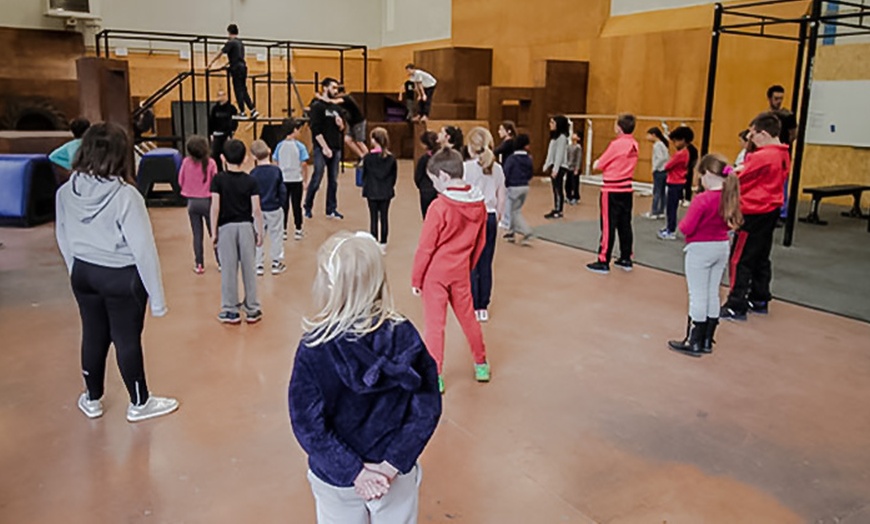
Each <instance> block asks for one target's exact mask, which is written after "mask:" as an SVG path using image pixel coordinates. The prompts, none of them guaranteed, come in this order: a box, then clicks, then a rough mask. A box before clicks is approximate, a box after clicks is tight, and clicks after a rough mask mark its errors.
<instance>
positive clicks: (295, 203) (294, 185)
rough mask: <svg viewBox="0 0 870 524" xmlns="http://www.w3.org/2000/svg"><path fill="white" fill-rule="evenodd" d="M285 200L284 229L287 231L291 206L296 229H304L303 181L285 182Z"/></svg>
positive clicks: (283, 203)
mask: <svg viewBox="0 0 870 524" xmlns="http://www.w3.org/2000/svg"><path fill="white" fill-rule="evenodd" d="M284 187H285V188H286V189H287V191H285V196H284V201H283V202H281V208H282V209H284V231H287V222H288V220H289V218H290V214H289V213H290V208H291V207H292V208H293V223H294V225H295V226H296V231H302V182H284Z"/></svg>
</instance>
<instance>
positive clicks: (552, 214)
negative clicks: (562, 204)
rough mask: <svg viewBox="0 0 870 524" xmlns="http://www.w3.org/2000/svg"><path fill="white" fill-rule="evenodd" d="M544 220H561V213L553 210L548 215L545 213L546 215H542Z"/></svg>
mask: <svg viewBox="0 0 870 524" xmlns="http://www.w3.org/2000/svg"><path fill="white" fill-rule="evenodd" d="M544 218H547V219H550V220H553V219H556V218H562V213H559V212H558V211H556V210H553V211H550V212H549V213H547V214H546V215H544Z"/></svg>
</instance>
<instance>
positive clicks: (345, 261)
mask: <svg viewBox="0 0 870 524" xmlns="http://www.w3.org/2000/svg"><path fill="white" fill-rule="evenodd" d="M313 295H314V300H315V304H316V307H317V312H316V313H315V314H314V315H313V316H311V317H308V318H306V319H305V320H304V323H303V326H304V329H305V335H304V336H303V338H302V340H301V341H300V343H299V347H298V349H297V351H296V358H295V362H294V365H293V373H292V376H291V378H290V387H289V394H288V397H289V405H290V420H291V423H292V426H293V432H294V434H295V435H296V438H297V440H298V441H299V444H300V445H301V446H302V448H303V449H304V450H305V452H306V453H307V454H308V465H309V471H308V480H309V482H310V483H311V490H312V492H313V493H314V499H315V504H316V510H317V522H318V523H320V524H326V523H336V524H339V523H341V524H343V523H346V522H369V521H370V522H373V523H376V522H417V503H418V494H419V485H420V479H421V471H420V466H419V465H418V464H417V459H418V458H419V456H420V454H421V453H422V452H423V448H424V447H425V446H426V443H427V442H428V441H429V439H430V438H431V436H432V433H433V432H434V431H435V427H436V426H437V424H438V419H439V418H440V416H441V395H440V393H439V392H438V371H437V366H436V364H435V361H434V360H433V358H432V357H431V356H430V355H429V352H428V351H427V350H426V346H425V345H424V344H423V341H422V339H421V338H420V335H419V333H418V332H417V330H416V328H415V327H414V326H413V325H412V324H411V322H409V321H408V320H407V319H405V318H404V317H403V316H402V315H401V314H399V313H398V312H397V311H396V310H395V307H394V305H393V298H392V295H391V293H390V289H389V285H388V283H387V278H386V267H385V265H384V260H383V256H382V255H381V252H380V250H379V246H378V243H377V241H376V240H375V239H374V237H372V236H371V235H370V234H368V233H363V232H360V233H348V232H341V233H337V234H335V235H333V236H332V237H331V238H329V239H328V240H327V241H326V242H325V243H324V244H323V246H321V248H320V251H319V252H318V255H317V275H316V277H315V279H314V288H313Z"/></svg>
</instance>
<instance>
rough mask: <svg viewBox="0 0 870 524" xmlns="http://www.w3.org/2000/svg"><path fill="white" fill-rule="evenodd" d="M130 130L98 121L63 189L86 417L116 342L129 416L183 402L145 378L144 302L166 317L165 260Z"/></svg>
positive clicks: (93, 412) (65, 250)
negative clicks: (133, 159) (134, 163)
mask: <svg viewBox="0 0 870 524" xmlns="http://www.w3.org/2000/svg"><path fill="white" fill-rule="evenodd" d="M130 147H131V146H130V143H129V140H128V138H127V134H126V132H125V131H124V129H122V128H121V127H119V126H117V125H115V124H97V125H95V126H93V127H91V128H90V129H89V130H88V132H87V133H85V136H84V138H83V140H82V147H81V150H80V151H79V153H78V154H77V155H76V159H75V161H74V163H73V174H72V177H71V178H70V181H69V182H68V183H67V184H64V185H63V186H61V188H60V189H59V190H58V192H57V206H56V207H57V220H56V234H57V244H58V247H59V248H60V252H61V254H62V255H63V258H64V262H66V266H67V269H68V270H69V272H70V280H71V282H72V289H73V294H74V295H75V297H76V302H78V306H79V313H80V314H81V319H82V346H81V355H82V375H84V379H85V386H86V387H87V391H86V392H85V393H82V394H81V396H80V397H79V400H78V407H79V409H80V410H81V411H82V412H83V413H84V414H85V416H87V417H88V418H97V417H100V416H102V414H103V403H102V401H101V400H100V399H101V398H102V396H103V392H104V381H105V374H106V358H107V357H108V355H109V345H110V344H114V345H115V351H116V352H117V360H118V367H119V368H120V369H121V377H122V378H123V379H124V385H125V386H126V387H127V392H128V393H129V395H130V405H129V407H128V408H127V420H128V421H130V422H138V421H140V420H145V419H149V418H154V417H159V416H161V415H166V414H167V413H171V412H173V411H175V410H176V409H177V408H178V401H177V400H175V399H173V398H162V397H155V396H153V395H151V394H150V393H149V391H148V386H147V384H146V382H145V367H144V363H143V358H142V329H143V327H144V325H145V307H146V304H147V302H148V299H149V298H150V300H151V314H152V315H154V316H155V317H162V316H163V315H165V314H166V303H165V302H164V298H163V283H162V281H161V277H160V261H159V260H158V258H157V247H156V246H155V245H154V236H153V233H152V231H151V222H150V221H149V219H148V211H147V210H146V209H145V201H144V199H143V198H142V195H140V194H139V191H138V190H137V189H136V186H135V184H133V183H132V178H131V177H130V175H129V173H128V172H127V156H128V152H129V151H130Z"/></svg>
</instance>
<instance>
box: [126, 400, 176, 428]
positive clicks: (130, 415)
mask: <svg viewBox="0 0 870 524" xmlns="http://www.w3.org/2000/svg"><path fill="white" fill-rule="evenodd" d="M176 409H178V401H177V400H175V399H174V398H166V397H155V396H153V395H152V396H150V397H148V400H147V401H145V403H144V404H142V405H141V406H134V405H133V404H130V405H129V406H128V407H127V420H128V421H129V422H139V421H141V420H148V419H150V418H155V417H160V416H162V415H168V414H169V413H172V412H173V411H175V410H176Z"/></svg>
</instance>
